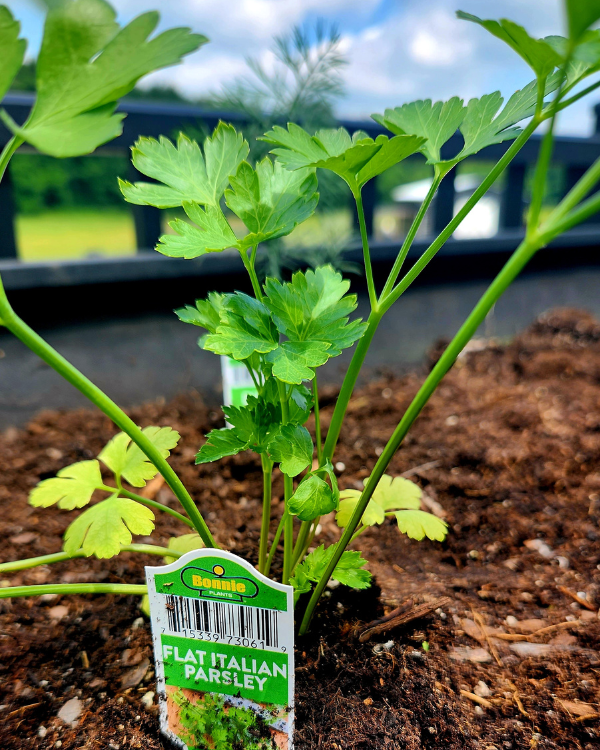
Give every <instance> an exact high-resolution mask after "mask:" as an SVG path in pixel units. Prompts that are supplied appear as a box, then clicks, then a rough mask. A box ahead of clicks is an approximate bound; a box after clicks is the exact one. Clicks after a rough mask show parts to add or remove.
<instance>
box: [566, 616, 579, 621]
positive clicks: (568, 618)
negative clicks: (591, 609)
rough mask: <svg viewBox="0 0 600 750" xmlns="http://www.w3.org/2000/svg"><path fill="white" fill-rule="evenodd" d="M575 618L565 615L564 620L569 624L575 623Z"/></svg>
mask: <svg viewBox="0 0 600 750" xmlns="http://www.w3.org/2000/svg"><path fill="white" fill-rule="evenodd" d="M576 619H577V618H576V617H575V616H574V615H567V616H566V617H565V620H568V621H569V622H575V620H576Z"/></svg>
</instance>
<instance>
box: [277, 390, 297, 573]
mask: <svg viewBox="0 0 600 750" xmlns="http://www.w3.org/2000/svg"><path fill="white" fill-rule="evenodd" d="M277 389H278V391H279V401H280V403H281V423H282V424H283V425H286V424H287V423H288V421H289V406H288V395H287V391H286V387H285V383H283V382H282V381H281V380H278V381H277ZM283 492H284V500H285V521H284V525H283V576H282V578H281V582H282V583H288V581H289V579H290V574H291V572H292V555H293V551H294V516H292V514H291V513H290V512H289V502H290V498H291V496H292V495H293V494H294V480H293V479H292V477H289V476H288V475H287V474H284V475H283Z"/></svg>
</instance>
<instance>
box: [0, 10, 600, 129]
mask: <svg viewBox="0 0 600 750" xmlns="http://www.w3.org/2000/svg"><path fill="white" fill-rule="evenodd" d="M4 2H5V3H6V4H7V5H8V6H9V7H10V8H11V10H12V11H13V13H14V15H15V16H16V17H17V18H19V19H20V20H21V22H22V25H23V31H24V35H25V36H26V37H27V38H28V39H29V40H30V50H31V51H32V52H33V53H35V51H36V50H37V47H38V46H39V42H40V38H41V33H42V25H43V13H42V11H41V7H40V5H37V4H36V2H35V0H4ZM112 4H113V6H114V7H115V8H116V9H117V11H118V14H119V21H120V22H121V23H124V22H127V21H130V20H131V19H132V18H133V17H135V16H136V15H139V14H140V13H142V12H144V11H147V10H152V9H158V10H160V11H161V16H162V18H161V25H160V28H166V27H170V26H180V25H185V26H190V27H192V29H193V30H194V31H197V32H201V33H203V34H205V35H206V36H208V37H209V38H210V40H211V42H210V44H208V45H206V46H204V47H203V48H201V49H200V50H198V51H197V52H196V53H194V54H193V55H190V56H189V57H187V58H186V59H185V61H184V62H183V63H182V64H181V65H180V66H177V67H174V68H168V69H166V70H163V71H158V72H156V73H154V74H152V75H151V76H149V77H148V78H146V79H145V85H151V84H164V83H169V84H172V85H174V86H175V87H176V88H177V89H179V90H180V91H181V92H182V93H184V94H185V95H187V96H190V97H197V98H200V97H202V96H203V95H205V94H208V93H211V92H215V91H219V90H220V88H221V87H222V86H223V85H224V84H227V83H229V82H231V81H232V80H233V79H234V78H235V77H236V76H240V75H244V74H247V73H248V67H247V63H246V58H247V57H248V56H253V57H255V58H258V59H259V60H262V61H263V62H265V63H266V64H267V65H268V64H269V61H270V59H271V55H270V52H269V49H270V47H271V45H272V39H273V36H275V35H281V34H285V33H286V32H288V31H290V29H291V28H292V27H293V26H294V25H295V24H304V23H313V22H314V21H315V20H316V19H318V18H322V19H325V20H326V21H329V22H332V23H335V24H337V26H338V28H339V31H340V33H341V36H342V41H341V45H342V50H343V52H344V53H345V55H346V56H347V58H348V60H349V65H348V66H347V67H346V68H345V69H344V80H345V86H346V96H345V98H344V99H343V100H341V101H340V102H339V104H338V106H337V112H338V114H339V115H340V116H343V117H349V118H356V119H361V118H363V119H364V118H365V117H368V116H369V115H370V114H371V113H373V112H382V111H383V110H384V109H385V108H387V107H395V106H398V105H399V104H403V103H404V102H408V101H412V100H415V99H425V98H431V99H447V98H449V97H451V96H454V95H459V96H461V97H463V98H465V99H469V98H470V97H473V96H481V95H482V94H485V93H489V92H491V91H495V90H498V89H499V90H500V91H501V92H502V94H503V95H504V96H509V95H510V94H511V93H513V92H514V91H516V90H517V89H519V88H521V87H522V86H523V85H525V84H527V83H528V82H529V81H530V80H531V79H532V77H533V75H532V74H531V72H530V71H529V68H528V67H527V66H526V65H525V63H524V62H522V61H521V59H520V58H519V57H518V56H517V55H516V54H515V53H514V52H512V50H510V49H509V48H508V47H507V46H506V45H504V44H503V43H502V42H501V41H500V40H497V39H495V38H494V37H491V36H490V35H489V34H488V33H487V32H486V31H485V30H484V29H482V28H481V27H479V26H477V25H475V24H472V23H468V22H465V21H459V20H458V19H456V18H455V16H454V11H455V10H456V9H458V8H460V9H461V10H465V11H469V12H471V13H474V14H476V15H480V16H483V17H484V18H501V17H506V18H510V19H512V20H514V21H517V22H518V23H521V24H523V25H524V26H525V27H526V28H527V30H528V31H529V32H530V33H531V34H532V35H535V36H538V37H542V36H546V35H548V34H557V33H559V34H560V33H563V31H564V29H563V19H562V11H561V6H562V2H561V0H112ZM596 101H600V95H599V96H598V99H594V97H593V95H592V97H591V98H590V99H586V100H584V101H582V102H581V103H578V104H576V105H574V106H573V107H571V108H570V109H569V110H568V111H567V112H566V113H565V114H564V116H563V118H562V120H561V121H560V123H559V132H561V133H563V134H573V135H588V134H590V133H591V132H592V130H593V113H592V109H591V107H592V105H593V104H595V103H596Z"/></svg>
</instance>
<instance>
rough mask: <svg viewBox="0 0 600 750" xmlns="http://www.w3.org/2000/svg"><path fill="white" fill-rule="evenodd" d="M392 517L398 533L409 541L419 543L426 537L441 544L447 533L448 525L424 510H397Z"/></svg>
mask: <svg viewBox="0 0 600 750" xmlns="http://www.w3.org/2000/svg"><path fill="white" fill-rule="evenodd" d="M394 515H395V516H396V520H397V521H398V528H399V529H400V531H401V532H402V533H403V534H406V535H407V536H409V537H410V538H411V539H417V540H419V541H421V539H423V538H424V537H427V538H428V539H433V540H435V541H438V542H443V541H444V539H445V538H446V534H447V533H448V524H447V523H446V522H445V521H442V519H441V518H438V517H437V516H434V515H432V514H431V513H426V512H425V511H424V510H399V511H397V512H396V513H395V514H394Z"/></svg>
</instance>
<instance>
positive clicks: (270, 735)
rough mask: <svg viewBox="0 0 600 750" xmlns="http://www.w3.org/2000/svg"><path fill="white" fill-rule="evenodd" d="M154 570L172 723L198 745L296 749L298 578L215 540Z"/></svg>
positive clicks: (154, 610)
mask: <svg viewBox="0 0 600 750" xmlns="http://www.w3.org/2000/svg"><path fill="white" fill-rule="evenodd" d="M146 578H147V581H148V597H149V602H150V618H151V621H152V637H153V641H154V655H155V660H156V681H157V691H158V697H159V702H160V723H161V730H162V732H163V733H164V734H165V735H166V736H167V737H169V738H170V739H171V741H172V742H174V743H175V745H176V746H177V747H180V748H187V749H188V750H195V749H196V748H204V747H207V748H209V747H223V748H225V747H227V748H229V747H248V748H252V750H267V749H268V748H279V750H292V747H293V745H292V739H293V722H294V711H293V701H294V612H293V606H294V605H293V602H294V596H293V589H292V587H291V586H284V585H283V584H281V583H276V582H275V581H271V580H269V579H268V578H266V577H265V576H263V575H261V574H260V573H258V572H257V571H256V570H255V569H254V568H253V567H252V565H250V564H249V563H247V562H246V561H245V560H242V559H241V558H240V557H237V556H236V555H233V554H231V552H225V551H223V550H214V549H203V550H194V551H192V552H188V553H186V554H185V555H183V556H182V557H180V558H179V559H178V560H176V561H175V562H174V563H171V564H170V565H164V566H161V567H147V568H146ZM217 740H218V742H217V744H215V742H216V741H217ZM219 743H221V744H219Z"/></svg>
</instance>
